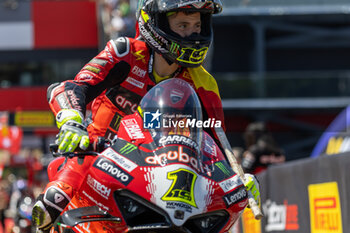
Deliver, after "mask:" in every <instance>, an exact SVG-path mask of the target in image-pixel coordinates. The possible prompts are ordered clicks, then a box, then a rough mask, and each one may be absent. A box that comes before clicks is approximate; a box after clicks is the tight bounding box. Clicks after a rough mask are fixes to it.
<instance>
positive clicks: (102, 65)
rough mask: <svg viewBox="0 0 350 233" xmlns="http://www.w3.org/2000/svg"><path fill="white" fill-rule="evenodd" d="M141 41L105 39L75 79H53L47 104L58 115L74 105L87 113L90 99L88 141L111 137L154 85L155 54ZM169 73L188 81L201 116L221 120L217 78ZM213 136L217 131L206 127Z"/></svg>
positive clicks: (198, 72) (197, 72) (200, 71)
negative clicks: (62, 80) (193, 89)
mask: <svg viewBox="0 0 350 233" xmlns="http://www.w3.org/2000/svg"><path fill="white" fill-rule="evenodd" d="M151 53H152V51H151V50H150V49H149V48H148V47H147V45H146V44H145V42H143V41H140V40H136V39H131V38H124V37H121V38H119V39H117V40H111V41H109V42H108V43H107V46H106V47H105V49H104V50H103V51H102V52H101V53H100V54H98V55H97V56H96V57H95V58H93V59H92V60H91V61H90V62H89V63H88V64H86V65H85V66H84V67H83V69H82V70H81V71H80V72H79V73H78V74H77V76H76V77H75V79H74V80H68V81H65V82H62V83H60V84H53V85H51V86H50V87H49V90H48V99H49V104H50V107H51V109H52V111H53V112H54V114H55V115H56V114H57V113H58V112H59V111H60V110H61V109H65V108H73V109H76V110H79V111H81V112H82V113H83V114H85V111H86V106H87V104H88V103H89V102H91V101H93V103H92V107H91V110H92V123H91V124H90V125H89V126H88V132H89V136H90V140H92V141H94V140H95V139H96V138H97V137H98V136H104V137H105V138H107V139H113V137H114V135H115V134H116V132H117V129H118V126H119V123H120V120H121V118H122V117H123V116H125V115H128V114H131V113H133V112H135V110H136V107H137V105H138V103H139V101H140V100H141V98H142V97H143V96H144V95H145V94H146V93H147V91H148V90H149V89H150V88H151V87H153V86H154V85H155V79H154V77H153V75H152V66H153V55H152V54H151ZM173 77H177V78H181V79H184V80H186V81H187V82H188V83H190V84H191V85H192V86H193V87H194V88H195V90H196V92H197V94H198V96H199V99H200V100H201V103H202V106H203V109H204V111H203V114H204V119H207V118H213V119H216V120H221V122H222V126H224V125H223V124H224V118H223V110H222V104H221V99H220V96H219V91H218V87H217V83H216V81H215V79H214V78H213V77H212V76H211V75H210V74H209V73H208V72H206V71H205V70H204V68H203V67H202V66H200V67H197V68H180V69H179V70H178V71H177V72H175V75H174V76H173ZM209 133H210V134H211V135H213V136H214V137H215V133H213V132H209Z"/></svg>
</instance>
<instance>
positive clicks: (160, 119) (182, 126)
mask: <svg viewBox="0 0 350 233" xmlns="http://www.w3.org/2000/svg"><path fill="white" fill-rule="evenodd" d="M140 107H141V109H142V110H143V119H144V128H147V129H149V130H150V132H151V135H152V137H153V139H154V141H155V142H156V144H157V146H162V145H167V144H171V143H174V144H177V142H179V141H181V142H182V143H183V142H185V143H186V144H188V145H192V146H191V147H193V148H196V149H198V148H199V145H200V142H201V138H202V134H203V131H202V130H203V129H202V127H197V126H198V122H201V121H202V120H203V118H202V110H201V104H200V102H199V99H198V97H197V94H196V92H195V91H194V89H193V88H192V87H191V86H190V85H189V84H188V83H187V82H186V81H184V80H181V79H176V78H173V79H168V80H165V81H162V82H161V83H159V84H158V85H156V86H155V87H153V88H152V89H151V90H150V91H149V92H148V93H147V94H146V95H145V96H144V97H143V98H142V100H141V103H140ZM182 143H181V144H182Z"/></svg>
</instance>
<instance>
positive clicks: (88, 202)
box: [50, 79, 248, 233]
mask: <svg viewBox="0 0 350 233" xmlns="http://www.w3.org/2000/svg"><path fill="white" fill-rule="evenodd" d="M201 111H202V110H201V105H200V102H199V100H198V97H197V95H196V93H195V91H194V89H193V88H192V87H191V86H190V85H189V84H188V83H187V82H185V81H183V80H180V79H169V80H165V81H163V82H161V83H159V84H158V85H156V86H155V87H153V88H152V89H151V90H150V91H149V92H148V93H147V94H146V95H145V96H144V97H143V99H142V100H141V102H140V106H139V107H138V110H137V111H136V112H135V113H134V114H132V115H128V116H126V117H124V118H123V119H122V120H121V122H120V125H119V130H118V134H117V136H116V138H115V139H114V140H113V142H112V143H111V145H110V146H109V147H108V148H106V149H105V150H104V151H102V152H101V153H96V152H84V153H64V154H60V155H61V156H67V157H74V156H78V157H83V156H94V159H93V162H92V163H91V166H90V167H89V169H88V170H87V171H86V175H85V179H84V180H83V182H82V184H81V186H80V188H79V190H77V191H76V193H75V195H74V197H73V198H72V199H71V200H70V202H69V203H68V205H67V207H66V208H65V209H64V211H63V212H62V213H61V215H60V216H59V217H58V219H57V220H56V221H55V223H54V226H53V227H52V229H51V231H50V232H52V233H53V232H83V233H92V232H111V233H112V232H167V233H168V232H187V233H190V232H192V233H214V232H215V233H216V232H228V231H229V230H230V229H231V227H232V226H233V224H234V223H235V222H236V221H237V220H238V219H239V217H240V215H241V213H242V212H243V210H244V209H245V207H246V206H247V203H248V200H247V196H248V195H247V191H246V189H245V187H244V185H243V183H242V181H241V180H240V179H239V177H238V175H237V174H236V173H235V172H234V171H233V170H232V169H231V167H230V165H229V164H228V162H227V160H226V159H225V156H224V155H223V154H222V152H221V150H220V149H219V147H218V146H217V144H216V143H215V141H214V140H213V139H212V137H211V136H210V135H209V134H208V133H206V132H205V130H204V128H205V126H206V125H207V126H208V125H209V127H211V126H212V125H213V124H214V125H215V124H217V123H218V122H212V121H211V120H212V119H209V120H208V121H203V118H202V112H201ZM52 176H53V175H52V174H51V177H52Z"/></svg>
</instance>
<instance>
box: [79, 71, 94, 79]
mask: <svg viewBox="0 0 350 233" xmlns="http://www.w3.org/2000/svg"><path fill="white" fill-rule="evenodd" d="M91 79H93V76H91V75H90V74H84V73H81V74H79V80H84V81H88V80H91Z"/></svg>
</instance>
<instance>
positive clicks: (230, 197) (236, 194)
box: [223, 187, 248, 208]
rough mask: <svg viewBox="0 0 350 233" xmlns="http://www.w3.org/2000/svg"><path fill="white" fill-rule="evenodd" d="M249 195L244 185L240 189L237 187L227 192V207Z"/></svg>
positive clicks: (225, 197)
mask: <svg viewBox="0 0 350 233" xmlns="http://www.w3.org/2000/svg"><path fill="white" fill-rule="evenodd" d="M247 197H248V194H247V191H246V190H245V188H244V187H241V188H239V189H235V190H233V191H232V192H230V193H228V194H226V195H225V196H224V197H223V199H224V202H225V204H226V207H227V208H229V207H231V206H232V205H234V204H236V203H238V202H240V201H243V200H244V199H246V198H247Z"/></svg>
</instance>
